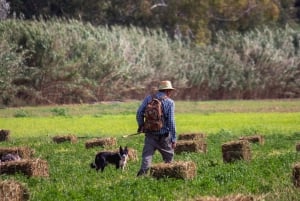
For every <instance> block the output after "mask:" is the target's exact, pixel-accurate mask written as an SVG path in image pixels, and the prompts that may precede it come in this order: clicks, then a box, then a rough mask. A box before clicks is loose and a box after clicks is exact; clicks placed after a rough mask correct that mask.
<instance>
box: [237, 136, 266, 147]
mask: <svg viewBox="0 0 300 201" xmlns="http://www.w3.org/2000/svg"><path fill="white" fill-rule="evenodd" d="M240 140H247V141H248V142H250V143H258V144H261V145H263V144H264V143H265V138H264V136H262V135H253V136H244V137H240Z"/></svg>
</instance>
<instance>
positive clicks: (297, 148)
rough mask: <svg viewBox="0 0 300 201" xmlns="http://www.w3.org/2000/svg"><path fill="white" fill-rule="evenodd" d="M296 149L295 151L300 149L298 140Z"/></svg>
mask: <svg viewBox="0 0 300 201" xmlns="http://www.w3.org/2000/svg"><path fill="white" fill-rule="evenodd" d="M296 151H297V152H299V151H300V142H298V143H297V144H296Z"/></svg>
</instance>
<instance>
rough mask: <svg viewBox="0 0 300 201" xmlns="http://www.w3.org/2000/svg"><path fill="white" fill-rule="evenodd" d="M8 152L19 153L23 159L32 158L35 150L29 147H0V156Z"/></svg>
mask: <svg viewBox="0 0 300 201" xmlns="http://www.w3.org/2000/svg"><path fill="white" fill-rule="evenodd" d="M6 154H17V155H19V156H20V158H21V159H30V158H32V156H33V155H34V150H33V149H31V148H29V147H0V158H2V156H3V155H6Z"/></svg>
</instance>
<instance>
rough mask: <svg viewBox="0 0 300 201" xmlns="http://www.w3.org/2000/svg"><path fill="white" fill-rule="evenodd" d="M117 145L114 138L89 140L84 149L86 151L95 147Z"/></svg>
mask: <svg viewBox="0 0 300 201" xmlns="http://www.w3.org/2000/svg"><path fill="white" fill-rule="evenodd" d="M116 144H117V139H116V138H114V137H108V138H94V139H91V140H87V141H86V142H85V147H86V148H87V149H89V148H93V147H95V146H101V147H105V146H115V145H116Z"/></svg>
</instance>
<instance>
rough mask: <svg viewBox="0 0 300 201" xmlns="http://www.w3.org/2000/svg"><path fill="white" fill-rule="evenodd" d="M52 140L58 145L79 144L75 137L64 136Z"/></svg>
mask: <svg viewBox="0 0 300 201" xmlns="http://www.w3.org/2000/svg"><path fill="white" fill-rule="evenodd" d="M52 140H53V141H54V142H56V143H62V142H67V141H69V142H71V143H76V142H77V137H76V136H75V135H71V134H70V135H62V136H59V135H58V136H54V137H53V138H52Z"/></svg>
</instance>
